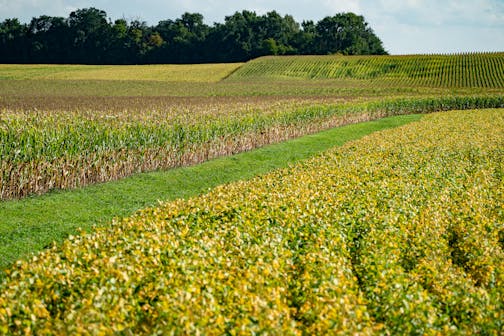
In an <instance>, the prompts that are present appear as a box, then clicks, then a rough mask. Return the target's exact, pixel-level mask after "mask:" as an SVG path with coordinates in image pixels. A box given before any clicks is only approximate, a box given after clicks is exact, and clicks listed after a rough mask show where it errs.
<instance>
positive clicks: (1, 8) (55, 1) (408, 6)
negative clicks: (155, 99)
mask: <svg viewBox="0 0 504 336" xmlns="http://www.w3.org/2000/svg"><path fill="white" fill-rule="evenodd" d="M88 7H95V8H98V9H101V10H104V11H106V12H107V15H108V17H109V18H110V19H112V21H114V20H116V19H120V18H126V19H130V20H132V19H139V20H141V21H146V22H147V23H148V24H149V25H156V24H157V23H158V22H159V21H161V20H166V19H172V20H174V19H176V18H179V17H180V16H181V15H182V14H183V13H185V12H191V13H201V14H203V16H204V18H205V22H206V23H207V24H209V25H212V24H213V23H214V22H223V21H224V18H225V16H229V15H232V14H233V13H234V12H236V11H242V10H245V9H246V10H253V11H256V12H257V13H258V14H265V13H267V12H269V11H272V10H276V11H277V12H279V13H280V14H282V15H285V14H290V15H292V16H294V18H295V19H296V21H298V22H299V23H301V22H302V21H303V20H313V21H315V22H317V21H319V20H320V19H322V18H324V17H326V16H332V15H335V14H336V13H341V12H354V13H356V14H359V15H363V16H364V18H365V19H366V21H367V22H368V23H369V25H370V27H371V28H372V29H373V30H374V32H375V33H376V35H377V36H378V37H379V38H380V39H381V40H382V41H383V44H384V47H385V49H386V50H387V51H388V52H389V53H391V54H395V55H397V54H433V53H443V54H445V53H461V52H487V51H488V52H490V51H504V0H247V1H236V0H165V1H162V0H141V1H138V0H123V1H120V0H93V1H82V0H0V21H3V20H5V19H7V18H18V19H19V20H20V21H21V22H24V23H28V22H29V21H30V20H31V18H32V17H38V16H41V15H49V16H63V17H68V15H69V14H70V12H72V11H74V10H76V9H80V8H88Z"/></svg>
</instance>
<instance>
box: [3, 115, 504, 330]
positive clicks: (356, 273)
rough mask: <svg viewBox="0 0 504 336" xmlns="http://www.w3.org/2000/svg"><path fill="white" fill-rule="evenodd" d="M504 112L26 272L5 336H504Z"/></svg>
mask: <svg viewBox="0 0 504 336" xmlns="http://www.w3.org/2000/svg"><path fill="white" fill-rule="evenodd" d="M503 148H504V111H503V110H502V109H500V110H499V109H494V110H479V111H474V110H472V111H454V112H444V113H439V114H432V115H428V116H425V117H424V118H423V119H422V121H420V122H417V123H413V124H409V125H407V126H404V127H401V128H398V129H393V130H387V131H383V132H379V133H375V134H372V135H370V136H367V137H365V138H363V139H361V140H359V141H355V142H352V143H349V144H347V145H345V146H344V147H341V148H336V149H333V150H331V151H328V152H326V153H325V154H323V155H321V156H319V157H316V158H314V159H311V160H309V161H305V162H302V163H299V164H297V165H295V166H292V167H290V168H288V169H283V170H279V171H276V172H274V173H271V174H268V175H264V176H259V177H257V178H255V179H253V180H251V181H246V182H237V183H233V184H229V185H225V186H221V187H218V188H216V189H214V190H211V191H210V192H209V193H207V194H205V195H201V196H199V197H196V198H193V199H190V200H187V201H183V200H179V201H175V202H170V203H164V204H161V205H160V206H159V207H157V208H152V209H147V210H144V211H141V212H139V213H137V214H136V215H134V216H132V217H130V218H125V219H122V220H117V221H115V222H114V223H113V224H112V225H111V226H110V227H107V228H100V229H96V230H95V231H94V232H92V233H90V234H85V233H83V234H81V235H78V236H73V237H70V238H69V239H68V240H67V241H65V243H63V244H62V245H61V246H53V247H52V248H51V249H49V250H46V251H44V252H42V253H40V254H38V255H36V256H34V257H33V258H32V259H31V260H30V261H27V262H25V261H20V262H18V263H17V264H16V265H15V266H14V267H13V268H12V269H10V270H9V271H8V273H9V274H8V276H7V278H6V279H5V280H4V282H3V283H2V284H1V285H0V293H1V295H0V333H3V334H10V333H12V334H23V333H28V334H29V333H36V334H62V335H63V334H96V335H99V334H112V333H114V332H118V333H124V334H207V335H220V334H225V333H228V334H231V335H250V334H256V333H265V334H266V333H267V334H278V335H301V334H397V335H399V334H428V335H445V334H488V335H499V334H500V333H501V332H502V330H503V328H504V322H503V321H504V300H503V299H504V245H503V241H504V239H503V237H504V226H503V223H504V207H503V206H504V203H503V199H504V198H503V195H504V183H503V178H504V151H503Z"/></svg>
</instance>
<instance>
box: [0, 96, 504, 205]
mask: <svg viewBox="0 0 504 336" xmlns="http://www.w3.org/2000/svg"><path fill="white" fill-rule="evenodd" d="M296 104H298V105H296ZM299 104H301V103H286V104H280V105H279V106H277V107H274V108H269V109H268V108H263V109H261V108H256V109H254V108H248V107H246V108H242V109H241V110H239V112H238V113H237V112H234V113H229V114H228V115H227V116H226V117H223V112H222V111H220V110H219V109H218V108H216V112H212V111H210V110H201V111H200V112H199V113H196V114H191V113H190V112H191V111H181V112H179V114H177V113H176V112H174V113H172V114H169V115H165V114H163V113H152V114H151V115H150V116H149V115H146V116H145V115H144V116H143V117H140V116H136V115H128V114H123V116H122V117H121V116H120V115H119V116H114V115H112V116H103V115H102V114H93V113H89V112H88V111H82V112H80V111H77V112H74V113H56V112H54V113H51V112H40V111H35V112H24V113H11V114H9V113H5V114H4V115H3V116H2V117H1V119H0V158H1V161H0V168H1V169H0V172H1V173H0V199H13V198H20V197H24V196H27V195H30V194H34V193H44V192H47V191H48V190H51V189H54V188H58V189H65V188H74V187H78V186H83V185H87V184H91V183H96V182H104V181H110V180H116V179H119V178H122V177H125V176H128V175H131V174H133V173H136V172H143V171H152V170H157V169H167V168H172V167H177V166H183V165H188V164H193V163H198V162H201V161H204V160H208V159H210V158H214V157H217V156H221V155H227V154H232V153H236V152H239V151H243V150H249V149H252V148H256V147H259V146H262V145H264V144H268V143H274V142H278V141H281V140H285V139H289V138H292V137H295V136H300V135H304V134H309V133H313V132H316V131H319V130H321V129H325V128H329V127H334V126H338V125H342V124H348V123H352V122H357V121H364V120H372V119H376V118H379V117H383V116H390V115H398V114H406V113H423V112H433V111H441V110H450V109H470V108H484V107H502V106H503V105H504V98H503V97H501V96H487V97H453V98H430V99H428V98H422V99H396V100H390V101H384V102H378V103H377V102H372V103H361V104H345V103H343V104H341V103H340V104H330V103H329V104H321V105H317V104H313V103H312V102H309V105H304V106H303V105H302V104H301V105H299Z"/></svg>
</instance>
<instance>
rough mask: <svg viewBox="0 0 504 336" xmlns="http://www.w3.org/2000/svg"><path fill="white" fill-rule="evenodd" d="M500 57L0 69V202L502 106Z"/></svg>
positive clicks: (327, 58)
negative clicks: (380, 122) (376, 124)
mask: <svg viewBox="0 0 504 336" xmlns="http://www.w3.org/2000/svg"><path fill="white" fill-rule="evenodd" d="M502 55H503V54H502V53H490V54H471V55H452V56H380V57H378V56H373V57H347V56H345V57H344V56H317V57H315V56H313V57H308V56H307V57H264V58H259V59H257V60H253V61H250V62H248V63H245V64H222V65H219V64H210V65H194V66H188V65H153V66H124V67H122V66H104V67H97V66H84V65H68V66H63V65H2V66H0V78H3V79H2V80H0V111H1V114H0V135H1V137H0V157H1V158H2V160H1V167H0V168H1V174H0V199H1V200H6V199H16V198H22V197H26V196H29V195H33V194H42V193H45V192H47V191H50V190H52V189H68V188H76V187H82V186H85V185H88V184H93V183H97V182H106V181H110V180H116V179H119V178H123V177H125V176H129V175H131V174H134V173H138V172H144V171H152V170H159V169H169V168H173V167H178V166H183V165H188V164H194V163H198V162H202V161H205V160H208V159H211V158H214V157H218V156H222V155H229V154H233V153H237V152H240V151H244V150H249V149H252V148H257V147H260V146H263V145H265V144H269V143H275V142H280V141H283V140H286V139H290V138H293V137H297V136H301V135H304V134H310V133H314V132H318V131H320V130H323V129H327V128H330V127H335V126H339V125H344V124H349V123H355V122H359V121H366V120H373V119H377V118H381V117H385V116H390V115H398V114H409V113H425V112H432V111H439V110H450V109H467V108H488V107H501V106H503V105H504V104H503V101H504V94H503V91H504V88H503V85H502V81H503V76H504V75H503V73H504V72H503V71H501V70H502V66H503V64H502V62H501V60H502V57H501V56H502ZM272 69H276V72H275V71H273V70H272ZM345 69H346V70H345ZM380 69H381V70H380ZM347 70H348V71H347ZM380 71H381V72H380ZM184 72H186V73H187V75H186V76H184V75H183V73H184ZM419 73H421V75H419ZM441 73H442V75H443V76H442V79H439V78H440V77H439V76H440V74H441ZM69 78H72V79H69ZM133 78H135V80H132V79H133ZM419 78H421V79H422V80H421V81H419ZM460 78H472V79H471V80H470V81H466V80H463V81H462V80H461V79H460ZM121 79H122V80H121ZM153 79H155V80H153Z"/></svg>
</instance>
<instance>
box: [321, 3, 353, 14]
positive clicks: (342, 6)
mask: <svg viewBox="0 0 504 336" xmlns="http://www.w3.org/2000/svg"><path fill="white" fill-rule="evenodd" d="M321 2H322V5H323V6H324V7H325V8H327V9H329V10H331V11H332V12H333V13H331V14H330V15H334V14H336V13H341V12H354V13H361V12H362V6H361V1H360V0H347V1H341V0H323V1H321Z"/></svg>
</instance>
